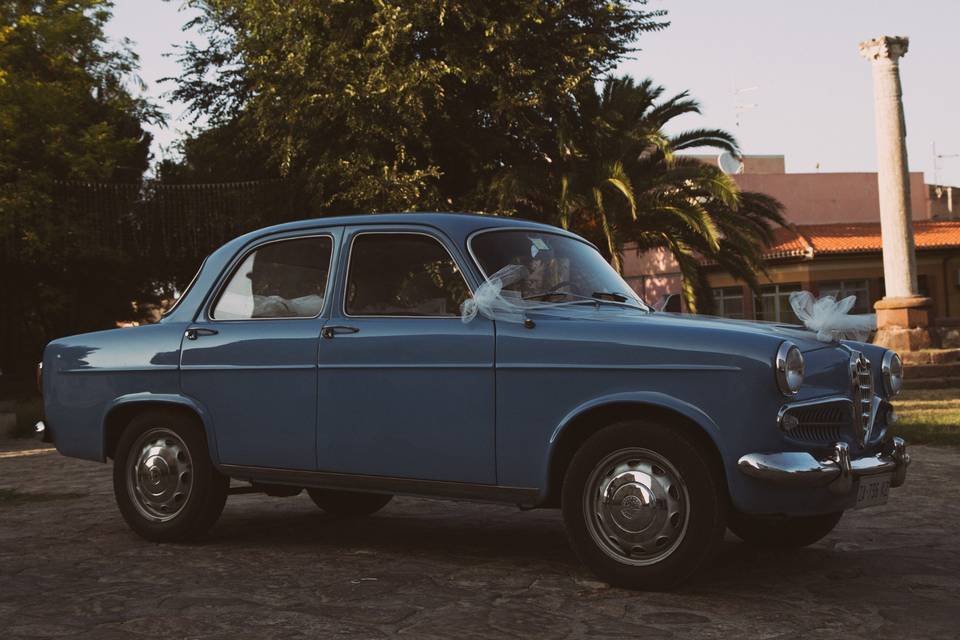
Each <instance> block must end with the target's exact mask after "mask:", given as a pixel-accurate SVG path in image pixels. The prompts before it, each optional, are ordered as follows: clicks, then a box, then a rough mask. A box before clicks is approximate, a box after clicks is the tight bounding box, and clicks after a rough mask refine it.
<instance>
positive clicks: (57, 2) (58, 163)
mask: <svg viewBox="0 0 960 640" xmlns="http://www.w3.org/2000/svg"><path fill="white" fill-rule="evenodd" d="M111 6H112V5H111V3H110V2H108V1H106V0H2V1H0V263H2V265H3V269H4V274H3V277H2V278H0V300H2V302H0V304H2V305H3V313H2V314H0V315H2V316H3V318H0V332H2V336H0V356H2V357H0V367H2V368H3V369H5V370H6V371H7V372H8V373H9V371H10V370H11V369H16V366H17V362H16V361H18V359H19V358H29V359H35V358H36V355H37V353H38V352H39V347H40V346H42V341H43V340H44V339H45V338H46V337H48V336H50V335H53V334H55V333H56V330H57V328H58V327H70V328H71V329H74V330H76V329H82V328H87V327H92V326H103V324H104V322H105V318H107V317H110V315H111V314H113V318H116V317H117V315H116V310H117V307H118V305H119V306H122V307H125V311H128V310H129V300H131V299H132V294H130V291H131V289H133V288H135V287H136V286H138V285H137V284H136V283H135V282H134V280H133V279H132V278H130V277H128V276H129V270H127V269H126V266H124V267H123V268H119V269H118V264H117V260H118V259H119V256H116V255H115V252H112V248H111V247H104V246H73V245H71V244H70V238H71V237H72V236H73V235H74V232H75V231H76V230H77V229H79V228H82V227H83V226H84V225H87V224H90V221H89V220H83V219H78V218H77V217H75V216H72V215H71V212H70V210H69V207H68V206H67V204H66V203H63V202H58V201H56V200H55V198H54V196H53V193H54V185H55V183H56V182H57V181H95V180H99V181H123V182H136V181H139V180H140V178H141V176H142V174H143V172H144V171H145V170H146V168H147V165H148V160H149V147H150V135H149V134H148V133H146V132H145V131H144V129H143V127H142V125H143V123H145V122H148V121H149V122H159V121H161V114H160V113H159V112H158V110H157V109H156V108H155V107H154V106H152V105H151V104H150V103H148V102H147V101H145V100H143V99H142V98H140V97H137V96H136V95H134V93H133V91H132V90H131V88H130V87H131V83H133V85H134V88H135V84H136V82H137V80H136V78H135V77H134V72H135V71H136V68H137V58H136V56H135V55H134V54H133V53H132V51H130V49H129V48H128V47H127V46H121V47H120V48H118V49H117V48H111V47H110V46H108V42H107V39H106V37H105V35H104V32H103V26H104V24H105V23H106V21H107V20H108V19H109V17H110V9H111ZM84 261H85V262H84ZM81 265H83V266H81ZM97 265H99V266H97ZM110 285H114V286H112V287H111V286H110ZM128 294H129V295H128Z"/></svg>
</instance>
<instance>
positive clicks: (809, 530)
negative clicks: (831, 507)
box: [727, 511, 843, 549]
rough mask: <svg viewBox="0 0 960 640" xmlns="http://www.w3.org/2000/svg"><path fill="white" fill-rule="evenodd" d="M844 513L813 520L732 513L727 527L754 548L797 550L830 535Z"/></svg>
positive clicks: (826, 515) (840, 512)
mask: <svg viewBox="0 0 960 640" xmlns="http://www.w3.org/2000/svg"><path fill="white" fill-rule="evenodd" d="M842 517H843V511H838V512H836V513H826V514H823V515H815V516H780V517H776V516H752V515H747V514H744V513H737V512H734V513H731V514H730V521H729V522H728V523H727V526H729V527H730V531H732V532H733V534H734V535H735V536H737V537H738V538H740V539H741V540H743V541H744V542H746V543H747V544H752V545H753V546H755V547H766V548H768V549H799V548H800V547H806V546H808V545H811V544H813V543H814V542H818V541H819V540H821V539H822V538H823V537H824V536H826V535H827V534H828V533H830V532H831V531H833V529H834V527H836V526H837V523H838V522H840V518H842Z"/></svg>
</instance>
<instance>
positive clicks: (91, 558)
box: [0, 443, 960, 640]
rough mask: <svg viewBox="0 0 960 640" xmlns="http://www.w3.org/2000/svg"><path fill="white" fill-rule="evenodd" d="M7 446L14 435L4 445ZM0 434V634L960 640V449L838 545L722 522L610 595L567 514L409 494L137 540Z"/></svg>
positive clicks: (306, 505)
mask: <svg viewBox="0 0 960 640" xmlns="http://www.w3.org/2000/svg"><path fill="white" fill-rule="evenodd" d="M2 444H7V443H0V445H2ZM36 448H37V445H35V444H34V445H27V444H19V443H18V444H16V445H15V446H12V447H3V446H0V449H3V450H6V451H18V452H19V453H20V455H17V456H14V457H5V458H0V490H2V489H16V490H19V491H20V492H23V493H25V494H28V495H26V496H21V497H20V498H17V499H15V500H8V501H6V502H0V638H4V639H14V638H38V637H69V638H97V639H105V640H109V639H112V638H135V637H143V636H151V637H160V636H162V637H165V638H224V639H226V638H230V639H235V638H383V637H389V636H404V637H410V638H418V639H419V638H425V639H430V638H451V637H455V638H457V639H458V640H467V639H472V638H489V637H505V638H514V637H516V638H532V637H545V638H644V639H645V640H646V639H654V638H731V637H742V638H771V639H773V638H776V639H787V638H797V639H799V638H807V637H818V638H830V637H843V638H845V639H855V638H869V639H871V640H876V639H877V638H957V637H958V636H960V545H958V544H957V534H958V533H960V466H958V461H960V450H957V449H948V448H931V447H914V448H913V449H912V455H913V457H914V464H913V466H912V467H911V474H910V477H909V479H908V481H907V484H906V486H904V487H902V488H901V489H899V490H896V491H894V492H892V494H891V499H890V502H889V504H888V505H886V506H885V507H880V508H877V509H868V510H864V511H859V512H851V513H848V514H847V515H846V516H845V517H844V519H843V521H842V522H841V523H840V525H839V526H838V528H837V529H836V530H835V531H834V533H832V534H831V535H830V536H828V537H827V538H826V539H825V540H823V541H821V542H820V543H818V544H817V545H814V546H813V547H810V548H808V549H803V550H800V551H794V552H787V553H784V552H775V551H757V550H754V549H751V548H750V547H747V546H746V545H743V544H741V543H739V542H737V541H736V539H735V538H733V537H732V536H729V535H728V538H727V540H726V542H725V543H724V546H723V548H722V549H721V552H720V553H719V555H718V557H717V559H716V561H715V562H714V563H713V565H712V566H711V567H709V568H708V569H707V570H706V571H704V572H702V573H701V574H699V575H698V576H697V577H696V578H695V579H694V581H692V582H691V583H689V584H688V585H686V586H684V587H682V588H681V589H680V590H678V591H675V592H673V593H635V592H630V591H624V590H620V589H612V588H609V587H607V586H606V585H605V584H603V583H601V582H598V581H597V580H596V579H594V578H593V577H592V576H591V575H590V574H589V573H588V572H587V571H586V570H585V569H583V568H582V567H581V566H580V565H579V564H578V563H577V561H576V559H575V558H574V556H573V553H572V552H571V550H570V548H569V546H568V545H567V541H566V538H565V535H564V531H563V527H562V523H561V520H560V515H559V513H558V512H556V511H548V510H543V511H532V512H521V511H518V510H517V509H514V508H510V507H502V506H492V505H482V504H471V503H456V502H445V501H437V500H425V499H416V498H397V499H395V500H394V501H393V502H391V503H390V504H389V505H388V506H387V507H386V508H385V509H384V510H383V511H382V512H380V513H379V514H377V515H374V516H372V517H370V518H367V519H363V520H355V521H338V520H334V519H332V518H330V517H328V516H326V515H324V514H323V513H322V512H320V511H319V510H318V509H317V508H316V507H314V505H313V503H312V502H311V501H310V500H309V498H308V497H307V496H306V495H305V494H303V495H301V496H298V497H295V498H269V497H266V496H259V495H239V496H232V497H231V498H230V500H229V501H228V503H227V508H226V510H225V511H224V514H223V517H222V518H221V520H220V522H219V523H218V525H217V526H216V527H215V528H214V529H213V531H212V532H211V534H210V535H209V536H208V537H207V538H206V539H205V540H204V541H203V542H200V543H193V544H182V545H159V544H152V543H149V542H146V541H144V540H141V539H140V538H138V537H136V536H135V535H134V534H133V533H131V532H130V531H129V530H128V529H127V527H126V526H125V524H124V522H123V521H122V519H121V517H120V515H119V513H118V512H117V509H116V507H115V505H114V502H113V495H112V489H111V485H110V471H111V469H110V466H109V465H101V464H97V463H91V462H84V461H79V460H72V459H68V458H64V457H62V456H60V455H59V454H56V453H49V452H43V451H40V452H37V451H30V450H31V449H36Z"/></svg>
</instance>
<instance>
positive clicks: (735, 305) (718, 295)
mask: <svg viewBox="0 0 960 640" xmlns="http://www.w3.org/2000/svg"><path fill="white" fill-rule="evenodd" d="M713 307H714V311H716V314H717V315H718V316H721V317H723V318H740V319H742V318H743V287H720V288H718V289H714V290H713Z"/></svg>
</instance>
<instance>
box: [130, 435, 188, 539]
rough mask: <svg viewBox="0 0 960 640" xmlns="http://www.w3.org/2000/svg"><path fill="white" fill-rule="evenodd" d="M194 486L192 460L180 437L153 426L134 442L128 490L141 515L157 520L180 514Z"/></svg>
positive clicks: (160, 520)
mask: <svg viewBox="0 0 960 640" xmlns="http://www.w3.org/2000/svg"><path fill="white" fill-rule="evenodd" d="M192 490H193V460H192V459H191V458H190V450H189V449H187V445H186V444H185V443H184V442H183V440H181V439H180V437H179V436H178V435H177V434H175V433H173V432H172V431H170V430H168V429H151V430H149V431H147V432H146V433H144V434H143V435H142V436H140V438H139V439H138V440H137V441H136V443H134V445H133V448H132V449H131V455H130V467H129V482H128V483H127V492H128V493H129V495H130V498H131V499H132V500H133V504H134V506H135V507H136V508H137V511H139V512H140V515H142V516H144V517H145V518H147V519H148V520H152V521H154V522H166V521H167V520H170V519H172V518H174V517H176V516H177V514H178V513H180V512H181V511H182V510H183V508H184V506H186V504H187V501H188V500H189V499H190V492H191V491H192Z"/></svg>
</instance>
